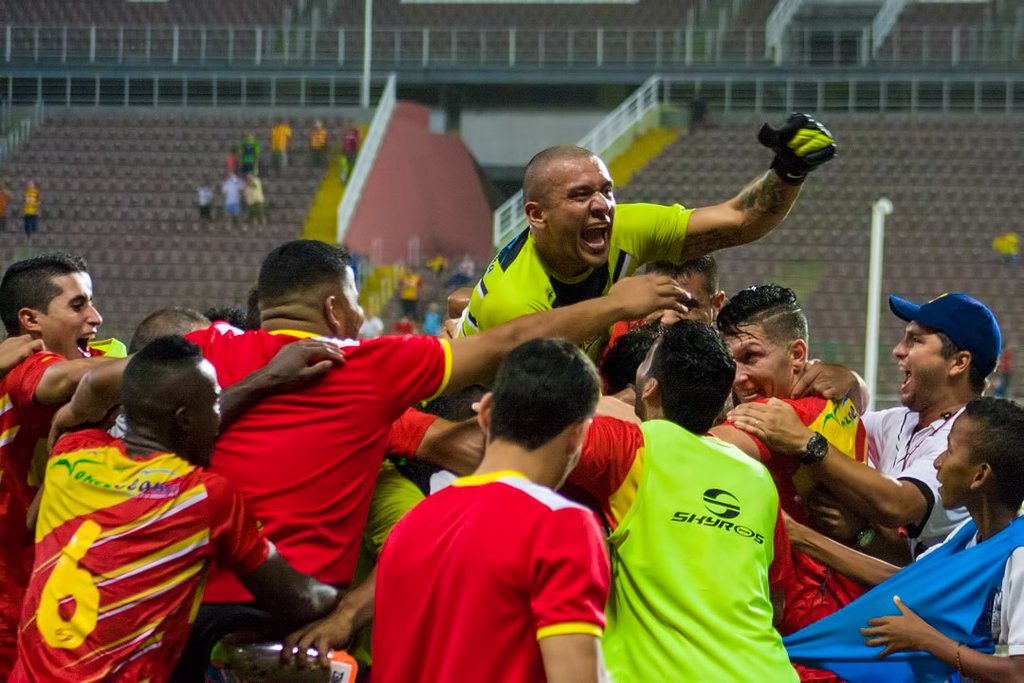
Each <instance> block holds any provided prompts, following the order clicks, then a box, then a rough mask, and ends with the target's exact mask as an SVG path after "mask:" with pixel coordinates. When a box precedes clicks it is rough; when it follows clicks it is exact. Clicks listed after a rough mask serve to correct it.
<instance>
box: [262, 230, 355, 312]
mask: <svg viewBox="0 0 1024 683" xmlns="http://www.w3.org/2000/svg"><path fill="white" fill-rule="evenodd" d="M351 266H352V257H351V256H350V255H349V253H348V250H347V249H345V248H344V247H338V246H334V245H331V244H326V243H324V242H319V241H317V240H293V241H291V242H286V243H284V244H282V245H281V246H279V247H277V248H276V249H274V250H273V251H271V252H270V253H269V254H267V256H266V257H265V258H264V259H263V265H262V266H260V275H259V280H258V282H257V285H256V289H257V296H258V297H259V302H260V305H261V306H262V305H266V304H268V303H274V302H277V301H280V300H282V299H284V298H286V297H288V296H289V295H292V294H295V293H297V292H305V291H308V290H310V289H312V288H315V287H319V286H322V285H325V284H334V283H336V282H339V281H342V280H344V279H345V278H346V277H347V273H348V268H349V267H351Z"/></svg>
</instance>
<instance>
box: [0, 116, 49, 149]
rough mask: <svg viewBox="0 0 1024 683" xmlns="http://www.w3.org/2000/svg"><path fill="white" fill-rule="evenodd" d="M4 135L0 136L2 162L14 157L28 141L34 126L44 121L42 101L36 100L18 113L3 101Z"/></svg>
mask: <svg viewBox="0 0 1024 683" xmlns="http://www.w3.org/2000/svg"><path fill="white" fill-rule="evenodd" d="M3 104H4V106H3V121H4V125H3V131H4V133H3V137H2V138H0V163H3V162H5V161H7V160H8V159H10V158H11V157H13V156H14V155H15V153H17V151H18V150H19V149H21V147H22V145H24V144H25V143H26V142H28V138H29V136H30V135H31V134H32V128H33V127H34V126H35V125H36V124H39V123H42V121H43V117H44V114H45V108H44V105H43V103H42V102H36V104H35V105H34V106H32V107H31V109H30V110H29V111H27V112H24V113H20V114H19V113H16V112H15V111H14V107H12V106H11V104H10V103H9V102H4V103H3Z"/></svg>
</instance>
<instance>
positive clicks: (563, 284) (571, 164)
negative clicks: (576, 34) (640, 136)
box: [461, 114, 835, 358]
mask: <svg viewBox="0 0 1024 683" xmlns="http://www.w3.org/2000/svg"><path fill="white" fill-rule="evenodd" d="M759 139H760V141H761V143H762V144H764V145H766V146H767V147H769V148H770V149H772V150H773V151H774V152H775V158H774V160H773V162H772V165H771V170H770V171H769V172H768V173H765V174H763V175H762V176H760V177H759V178H757V179H756V180H754V181H753V182H752V183H751V184H750V185H748V186H747V187H746V188H744V189H743V190H742V191H741V192H740V193H739V194H738V195H737V196H735V197H734V198H732V199H731V200H729V201H727V202H725V203H723V204H717V205H715V206H708V207H703V208H698V209H685V208H683V207H682V206H679V205H678V204H676V205H673V206H656V205H653V204H623V205H622V206H620V207H618V208H617V209H616V205H615V195H614V193H613V190H612V188H613V185H612V179H611V176H610V175H609V173H608V168H607V167H606V166H605V164H604V162H603V161H601V159H599V158H598V157H597V156H596V155H595V154H593V153H592V152H590V151H588V150H585V149H582V148H580V147H552V148H549V149H546V150H544V151H543V152H541V153H539V154H538V155H536V156H535V157H534V158H533V159H532V160H531V161H530V163H529V164H528V165H527V168H526V173H525V175H524V178H523V198H524V202H525V203H524V205H523V208H524V211H525V214H526V219H527V221H528V223H529V227H528V229H526V230H524V231H523V232H522V233H520V234H519V235H518V236H516V237H515V238H514V239H513V240H512V241H511V242H510V243H509V244H508V245H506V246H505V248H504V249H502V251H501V252H500V253H499V254H498V256H496V257H495V259H494V260H493V261H492V262H491V265H490V267H489V268H488V269H487V271H486V273H485V275H484V277H483V279H482V280H481V281H480V282H481V283H480V285H479V286H478V287H477V288H476V289H475V290H474V292H473V298H472V300H471V301H470V304H469V313H468V315H467V316H466V317H465V318H464V323H463V325H462V329H461V333H462V334H463V335H471V334H475V333H477V332H478V331H481V330H486V329H488V328H490V327H493V326H494V325H497V324H500V323H502V322H504V321H506V320H510V319H512V318H516V317H518V316H521V315H523V314H524V313H527V312H530V311H539V310H544V309H547V308H551V307H558V306H561V305H564V304H566V303H569V302H573V301H580V300H583V299H587V298H590V297H594V296H599V295H600V294H601V293H602V292H605V291H607V290H608V287H609V286H611V284H612V283H613V282H615V281H616V280H619V279H621V278H624V277H627V276H629V275H630V274H631V273H633V272H634V271H635V270H636V268H637V267H639V266H640V265H643V264H644V263H647V262H650V261H657V260H666V259H667V260H670V261H676V262H682V261H686V260H688V259H693V258H697V257H699V256H703V255H704V254H708V253H710V252H713V251H716V250H718V249H722V248H725V247H731V246H736V245H739V244H745V243H747V242H752V241H754V240H756V239H758V238H760V237H762V236H764V235H766V234H767V233H768V232H770V231H771V230H772V229H773V228H775V226H777V225H778V224H779V223H780V222H781V221H782V220H783V218H785V216H786V214H787V213H788V212H789V210H790V208H791V207H792V205H793V202H795V201H796V198H797V195H798V194H799V193H800V184H801V183H803V181H804V179H805V178H806V176H807V173H808V172H810V171H812V170H814V169H815V168H816V167H818V166H819V165H821V164H823V163H825V162H827V161H828V160H829V159H831V158H832V156H833V155H834V154H835V144H834V143H833V140H832V136H831V134H830V133H829V132H828V130H826V129H825V128H824V127H823V126H822V125H821V124H819V123H818V122H816V121H814V120H813V119H811V118H809V117H807V116H805V115H803V114H793V115H792V116H790V118H789V119H788V120H787V122H786V124H785V125H784V126H783V127H782V128H781V129H778V130H775V129H772V128H771V127H769V126H768V125H767V124H765V125H764V126H763V127H762V128H761V131H760V134H759ZM613 221H614V230H613V229H612V228H613ZM607 337H608V333H607V332H605V333H604V334H601V335H598V336H597V337H595V338H594V339H592V340H590V341H588V343H587V350H588V353H590V355H591V357H592V358H598V357H600V352H601V349H602V348H603V347H604V344H605V341H606V340H607Z"/></svg>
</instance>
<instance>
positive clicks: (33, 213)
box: [21, 180, 41, 237]
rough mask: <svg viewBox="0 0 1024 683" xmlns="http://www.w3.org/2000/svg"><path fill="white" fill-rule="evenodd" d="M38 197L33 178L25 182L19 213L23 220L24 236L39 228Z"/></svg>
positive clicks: (39, 196) (29, 235)
mask: <svg viewBox="0 0 1024 683" xmlns="http://www.w3.org/2000/svg"><path fill="white" fill-rule="evenodd" d="M40 199H41V195H40V194H39V187H38V186H37V185H36V183H35V181H34V180H30V181H28V183H26V184H25V194H24V196H23V197H22V203H21V214H22V218H23V219H24V221H25V237H32V235H34V234H35V233H36V231H37V230H38V229H39V202H40Z"/></svg>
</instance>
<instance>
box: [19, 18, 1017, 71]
mask: <svg viewBox="0 0 1024 683" xmlns="http://www.w3.org/2000/svg"><path fill="white" fill-rule="evenodd" d="M864 31H867V32H868V34H870V33H871V29H870V28H868V27H865V28H864ZM801 32H804V33H808V32H813V33H814V34H815V35H820V34H822V33H823V32H822V31H817V30H814V31H812V30H811V29H806V28H804V29H801V28H792V27H791V28H789V29H787V30H785V31H784V32H783V33H782V34H779V35H778V36H775V35H774V34H772V35H769V36H766V33H765V30H764V28H761V27H732V28H730V27H724V28H723V27H715V28H697V27H695V26H694V25H693V24H692V23H691V24H687V25H681V26H664V27H607V28H572V27H565V28H560V27H559V28H521V27H519V28H517V27H460V26H447V27H442V28H430V27H402V26H378V27H375V28H374V29H373V32H372V54H371V59H372V63H373V66H374V68H375V69H380V70H386V71H390V70H402V69H456V70H457V69H471V70H475V71H478V70H486V69H494V70H508V69H524V70H526V69H533V68H538V67H544V68H551V67H557V68H569V69H595V68H602V67H621V68H636V69H651V68H654V69H668V68H677V67H688V66H729V65H748V66H749V65H767V64H770V63H771V61H770V58H766V46H769V45H772V44H774V42H773V41H779V44H780V45H789V46H792V47H790V48H789V49H785V50H784V52H785V60H784V61H785V63H805V62H806V60H807V54H806V51H805V50H801V49H794V48H798V47H799V45H800V40H801V35H800V33H801ZM894 35H896V36H899V41H898V43H894V41H893V40H892V39H890V40H889V41H886V42H887V43H888V44H893V45H894V46H895V47H894V48H893V49H883V48H884V46H883V45H882V44H878V45H873V44H872V41H871V40H870V35H869V40H868V41H867V43H868V44H867V45H866V46H865V48H863V50H864V54H863V55H861V56H860V57H859V58H858V60H857V61H855V62H853V63H869V62H871V61H872V60H874V61H875V62H876V63H881V64H896V65H898V64H903V63H911V64H920V63H926V64H930V65H950V64H981V65H984V64H1011V63H1014V62H1015V61H1016V60H1017V59H1018V57H1019V56H1020V54H1021V51H1022V44H1024V38H1022V27H1021V26H1020V25H1017V26H1012V27H983V26H945V25H944V26H934V27H928V26H911V27H908V26H898V25H897V27H896V28H895V29H894ZM363 43H364V33H363V29H362V27H353V26H350V27H341V28H322V27H321V28H315V27H310V26H294V27H206V26H142V27H138V26H19V25H7V26H5V27H3V29H2V30H0V60H2V61H3V62H4V63H6V64H11V65H20V66H25V65H41V66H53V65H74V66H76V67H82V66H86V65H89V66H96V67H106V66H173V67H193V66H202V67H218V68H221V67H231V68H245V67H268V66H273V67H275V68H278V69H289V70H309V69H310V68H314V69H315V68H335V69H336V68H338V67H345V68H351V69H356V68H358V67H360V66H361V65H362V63H363V59H364V55H363ZM922 43H927V44H928V46H929V47H928V48H927V49H926V48H922V47H921V46H920V45H921V44H922ZM872 50H874V51H875V52H877V55H875V56H873V55H872V54H871V52H872ZM922 50H926V51H924V52H922ZM777 52H778V51H777ZM815 63H816V64H818V65H822V66H827V65H829V64H831V65H842V64H848V63H851V62H850V61H849V60H847V59H846V58H845V57H843V56H839V57H837V58H836V59H834V60H831V61H830V60H828V59H826V60H824V61H816V62H815Z"/></svg>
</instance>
